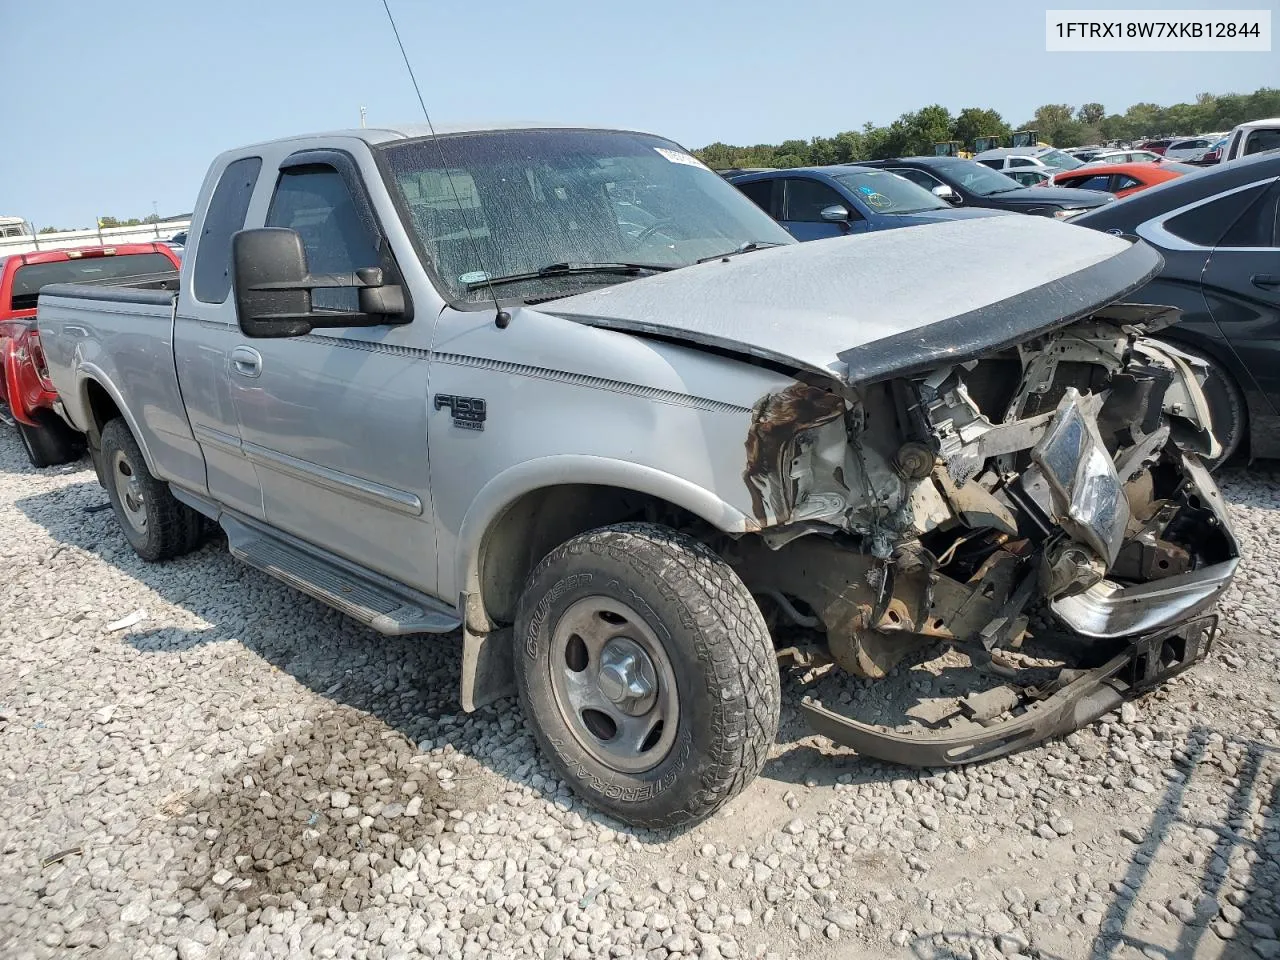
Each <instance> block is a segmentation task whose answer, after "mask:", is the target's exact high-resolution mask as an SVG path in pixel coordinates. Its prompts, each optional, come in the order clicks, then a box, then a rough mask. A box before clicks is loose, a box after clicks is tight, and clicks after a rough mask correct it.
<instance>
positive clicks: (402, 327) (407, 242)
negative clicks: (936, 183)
mask: <svg viewBox="0 0 1280 960" xmlns="http://www.w3.org/2000/svg"><path fill="white" fill-rule="evenodd" d="M1159 266H1160V258H1159V256H1158V255H1157V254H1156V253H1155V252H1154V251H1153V250H1152V249H1151V248H1150V247H1148V246H1146V245H1145V244H1142V243H1136V244H1133V243H1130V242H1129V241H1127V240H1124V239H1122V238H1119V237H1115V236H1110V235H1108V234H1103V233H1098V232H1095V231H1091V230H1083V229H1080V228H1076V227H1071V226H1069V225H1066V224H1062V223H1057V222H1055V221H1053V220H1049V219H1042V218H1037V217H993V218H990V219H981V220H966V221H961V222H956V223H948V224H940V225H934V226H926V227H921V228H919V229H916V230H895V231H890V232H888V233H886V234H878V235H869V236H858V237H845V238H836V239H831V240H821V241H816V242H813V243H806V244H798V243H794V242H792V241H791V239H790V238H789V237H788V236H787V234H786V233H785V232H784V231H782V229H781V228H780V227H778V226H777V225H776V224H775V223H774V222H773V221H772V220H770V219H769V217H768V216H766V215H765V214H764V213H763V212H762V211H761V210H759V208H757V207H756V206H755V205H754V204H753V203H751V201H750V200H748V199H746V198H745V197H743V196H742V195H741V194H740V193H739V192H738V191H737V190H736V189H735V188H734V187H733V186H731V185H730V184H728V183H726V182H725V181H724V180H723V179H722V178H720V177H718V176H716V175H715V174H714V173H712V172H711V171H709V170H708V169H706V168H705V167H703V166H702V165H701V164H700V163H699V162H698V161H697V160H695V159H694V158H693V157H691V156H690V155H689V154H688V153H687V152H686V151H685V150H683V149H682V148H681V147H680V146H679V145H677V144H675V143H673V142H671V141H669V140H665V139H662V138H659V137H656V136H651V135H648V134H644V133H636V132H630V131H621V130H593V129H581V128H571V127H564V128H557V127H548V126H540V127H502V128H487V129H461V130H450V131H441V132H440V134H439V136H434V135H431V134H430V133H429V132H428V130H426V129H423V128H420V127H416V128H415V127H404V128H398V129H386V130H374V129H368V130H357V131H351V132H346V133H334V134H326V135H316V136H308V137H300V138H294V139H286V140H277V141H274V142H270V143H263V144H258V145H256V146H250V147H245V148H242V149H239V150H233V151H231V152H229V153H225V154H223V155H222V156H220V157H218V158H217V160H215V161H214V163H213V166H212V168H211V169H210V171H209V174H208V176H207V178H206V180H205V182H204V185H203V187H202V189H201V192H200V195H199V199H198V203H197V207H196V213H195V220H194V222H193V225H192V230H191V239H190V242H189V244H188V247H187V256H186V257H185V259H184V262H183V266H182V279H181V288H180V291H179V292H178V293H177V294H176V295H175V294H173V293H169V292H163V291H138V290H130V289H128V288H118V289H100V288H90V287H83V286H62V287H50V288H46V290H45V291H44V292H43V293H42V294H41V297H40V305H39V328H40V333H41V336H42V338H43V340H44V349H45V353H46V355H47V358H48V365H49V372H50V376H51V377H52V380H53V383H54V385H55V386H56V387H57V390H58V393H59V395H60V397H61V403H62V405H63V408H64V412H65V415H66V417H67V418H68V420H69V421H70V422H71V423H72V424H74V425H75V426H76V427H77V428H78V429H81V430H83V431H85V433H86V434H87V435H88V437H89V445H90V449H91V452H92V456H93V461H94V464H95V466H96V468H97V471H98V475H99V478H100V480H101V482H102V483H103V485H104V486H105V487H106V490H107V492H108V495H109V497H110V500H111V503H112V505H113V507H114V508H115V512H116V514H117V516H118V518H119V521H120V526H121V528H122V530H123V532H124V535H125V537H127V538H128V540H129V542H130V543H131V544H132V545H133V547H134V549H135V550H136V551H137V552H138V554H139V555H140V556H142V557H143V558H144V559H147V560H163V559H165V558H168V557H173V556H176V555H178V554H180V553H183V552H185V551H188V550H191V549H192V548H194V547H195V546H196V545H197V544H198V543H199V541H200V538H201V533H202V530H203V529H205V527H206V524H205V522H204V521H203V519H202V517H207V518H212V519H213V520H216V521H217V523H218V524H220V525H221V527H222V529H223V530H225V532H226V535H227V538H228V542H229V546H230V549H231V551H232V553H233V554H234V555H235V556H237V557H239V558H240V559H242V560H244V561H246V562H248V563H250V564H252V565H254V566H256V567H258V568H260V569H262V570H264V571H266V572H268V573H270V574H272V575H273V576H276V577H279V578H281V579H282V580H284V581H285V582H287V583H289V584H292V585H293V586H295V587H297V588H299V589H301V590H303V591H306V592H307V593H310V594H312V595H313V596H315V597H318V598H320V599H321V600H324V601H325V602H327V603H329V604H332V605H333V606H334V607H336V608H338V609H340V610H343V611H345V612H346V613H348V614H350V615H351V616H353V617H355V618H357V619H358V620H360V621H362V622H364V623H366V624H368V625H370V626H371V627H373V628H374V629H376V630H379V631H383V632H385V633H389V634H432V633H434V634H450V633H453V632H454V631H458V630H459V629H460V632H461V637H462V645H463V649H462V666H461V692H460V700H461V702H462V705H463V707H464V708H465V709H467V710H471V709H474V708H475V707H476V706H478V705H480V704H482V703H486V702H488V701H490V700H492V699H494V698H495V697H496V696H498V695H501V694H504V693H507V692H509V691H510V689H511V687H512V686H513V685H514V687H515V688H516V691H517V693H518V695H519V699H520V702H521V704H522V706H523V709H524V711H525V713H526V716H527V717H528V720H529V723H530V726H531V728H532V730H533V731H534V733H535V735H536V737H537V739H538V741H539V743H540V745H541V747H542V749H543V750H544V751H545V753H546V754H547V756H549V757H550V759H551V760H552V762H553V763H554V765H555V766H556V767H557V769H558V770H559V771H560V773H561V774H562V775H563V776H564V778H565V779H566V780H567V781H568V782H569V783H570V784H572V785H573V787H574V788H575V789H576V790H578V791H580V792H581V793H582V794H583V795H584V796H585V797H587V798H588V799H589V800H590V801H591V802H593V803H594V804H596V805H598V806H599V807H600V808H602V809H604V810H606V811H608V812H610V813H612V814H613V815H615V816H617V817H619V818H621V819H622V820H624V821H627V822H629V823H633V824H643V825H648V826H670V825H674V824H681V823H688V822H692V821H696V820H698V819H700V818H702V817H706V816H708V815H710V814H711V813H712V812H713V811H715V810H716V809H718V808H719V807H720V806H721V805H722V804H724V803H725V802H726V801H727V800H728V799H729V798H730V797H732V796H733V795H734V794H735V793H737V792H738V791H739V790H741V789H742V788H743V786H744V785H745V784H746V783H748V782H749V781H750V780H751V779H752V778H753V777H754V776H755V775H756V773H757V772H758V771H759V770H760V768H761V766H762V764H763V763H764V761H765V759H766V757H767V755H768V752H769V749H770V746H771V744H772V743H773V740H774V737H775V734H776V728H777V724H778V716H779V697H780V695H779V689H780V676H779V668H778V660H779V658H780V657H781V656H782V655H783V654H784V653H785V652H787V651H790V654H791V655H796V652H797V651H801V652H804V651H816V653H814V654H813V656H815V657H817V656H821V657H823V658H825V660H826V663H827V666H826V667H825V669H828V670H830V669H831V668H832V666H831V665H838V666H839V667H840V668H843V669H845V670H848V671H851V672H853V673H855V674H857V675H860V676H862V677H868V678H879V677H883V676H884V675H885V674H886V673H887V672H888V671H889V670H890V669H892V668H893V667H894V665H895V664H896V663H898V662H899V661H901V660H902V658H904V657H905V656H907V655H908V654H913V655H914V654H917V653H919V652H920V651H922V650H923V649H924V648H926V647H928V646H929V645H931V644H935V643H938V644H951V645H954V646H956V647H958V648H960V649H961V650H963V651H964V652H966V653H968V655H969V657H970V658H971V659H972V661H973V662H974V663H975V664H976V665H978V666H979V667H981V668H982V670H983V671H985V672H984V673H983V674H982V675H983V676H989V677H994V678H997V679H998V681H999V682H1000V684H1001V685H999V686H996V687H994V688H993V689H990V690H986V689H983V690H979V689H976V688H975V689H974V690H973V691H972V693H973V696H969V697H966V698H964V699H963V700H960V701H959V702H958V703H957V704H956V708H957V712H956V714H955V716H953V717H952V718H951V721H950V722H949V724H946V725H942V726H941V727H939V728H937V729H929V730H924V731H920V732H915V733H903V732H899V731H896V730H889V729H885V728H882V727H878V726H872V725H868V724H865V723H862V722H860V721H859V720H857V719H855V718H854V717H851V716H846V715H844V714H842V713H840V712H838V711H836V710H834V709H832V707H831V705H829V704H823V703H822V702H820V701H817V700H806V701H805V703H804V704H803V710H804V711H805V713H806V715H807V716H808V718H809V720H810V721H811V722H812V724H813V725H814V726H815V728H816V729H817V730H818V731H820V732H822V733H824V734H826V735H828V736H830V737H831V738H832V739H834V740H835V741H837V742H839V743H842V744H846V745H850V746H853V747H854V748H856V749H857V750H858V751H860V752H861V753H863V754H867V755H871V756H878V757H884V758H887V759H890V760H900V761H903V762H907V763H916V764H930V765H933V764H956V763H963V762H967V761H971V760H975V759H980V758H983V757H989V756H994V755H996V754H999V753H1004V752H1008V751H1010V750H1013V749H1017V748H1020V747H1023V746H1025V745H1027V744H1028V743H1032V742H1035V741H1036V740H1038V739H1040V738H1043V737H1045V736H1048V735H1051V734H1055V733H1061V732H1063V731H1067V730H1071V729H1074V728H1075V727H1077V726H1078V725H1080V724H1081V723H1085V722H1087V721H1089V720H1091V719H1093V718H1095V717H1097V716H1100V715H1101V714H1102V713H1104V712H1106V711H1108V710H1111V709H1114V708H1115V707H1117V706H1118V705H1119V704H1120V702H1121V701H1122V700H1123V699H1124V698H1125V697H1129V696H1134V695H1136V694H1138V693H1140V692H1141V691H1143V690H1145V689H1148V688H1150V687H1151V686H1153V685H1155V684H1156V683H1158V682H1160V681H1161V680H1162V679H1164V678H1165V677H1167V676H1169V675H1170V674H1172V673H1174V672H1176V671H1178V670H1181V669H1183V668H1185V667H1186V666H1188V665H1190V664H1192V663H1194V662H1195V661H1197V660H1198V659H1200V658H1201V657H1203V656H1204V654H1205V652H1206V650H1207V648H1208V646H1209V644H1210V642H1211V641H1212V637H1213V633H1214V625H1215V623H1216V621H1215V619H1214V615H1213V613H1212V610H1213V607H1214V604H1215V601H1216V599H1217V598H1218V597H1219V596H1220V595H1221V594H1222V592H1223V591H1224V590H1225V589H1226V587H1227V585H1228V584H1229V582H1230V580H1231V578H1232V576H1233V574H1234V571H1235V568H1236V564H1237V555H1238V550H1237V545H1236V541H1235V539H1234V537H1233V535H1232V532H1231V526H1230V523H1229V522H1228V518H1227V512H1226V509H1225V506H1224V504H1223V501H1222V498H1221V496H1220V494H1219V492H1218V490H1217V489H1216V488H1215V486H1214V483H1213V481H1212V479H1211V478H1210V477H1209V475H1208V474H1207V473H1206V471H1205V469H1204V468H1203V467H1202V466H1201V459H1200V458H1201V457H1205V456H1212V455H1214V454H1215V453H1216V451H1217V444H1216V441H1215V440H1214V438H1213V436H1212V435H1211V433H1210V431H1209V430H1208V429H1207V427H1206V424H1207V423H1208V422H1209V421H1208V414H1207V412H1206V408H1205V400H1204V395H1203V393H1202V392H1201V389H1200V385H1199V379H1198V378H1199V376H1200V375H1201V371H1200V369H1199V367H1198V366H1197V361H1195V360H1194V359H1191V358H1189V357H1186V356H1184V355H1182V354H1180V353H1178V352H1177V351H1176V350H1175V349H1173V348H1170V347H1169V346H1167V345H1163V344H1158V343H1156V342H1154V341H1152V340H1150V339H1148V338H1147V336H1146V332H1147V331H1150V330H1153V329H1156V328H1158V327H1159V326H1161V325H1162V324H1165V323H1168V322H1170V321H1171V320H1172V319H1173V313H1174V312H1173V311H1171V310H1168V309H1165V308H1159V307H1150V306H1130V305H1126V304H1125V303H1124V297H1125V295H1126V293H1128V292H1129V291H1131V290H1134V289H1136V288H1137V287H1139V286H1140V285H1141V284H1143V283H1144V282H1145V281H1147V280H1148V279H1149V278H1150V277H1151V276H1152V275H1153V274H1154V273H1155V272H1156V270H1157V269H1158V268H1159ZM1036 609H1044V610H1046V611H1047V614H1048V615H1049V616H1050V617H1052V618H1055V619H1056V621H1057V622H1058V623H1059V624H1061V626H1062V627H1063V628H1065V631H1066V634H1067V636H1068V637H1069V642H1068V643H1067V645H1066V646H1067V650H1066V653H1065V654H1064V656H1063V658H1062V660H1061V663H1060V666H1059V667H1058V668H1056V669H1055V670H1053V671H1050V674H1049V675H1046V672H1045V670H1043V669H1041V670H1036V671H1031V672H1028V671H1027V670H1026V669H1025V663H1024V660H1023V659H1019V658H1021V657H1022V654H1021V653H1019V652H1018V651H1017V650H1016V649H1014V648H1017V647H1018V645H1019V644H1021V643H1022V642H1023V640H1024V638H1025V636H1026V634H1027V624H1028V618H1029V616H1030V615H1031V613H1033V612H1034V611H1035V610H1036ZM775 636H776V637H778V638H779V639H778V640H777V641H775ZM797 637H800V638H808V640H809V643H808V644H807V646H806V645H805V644H800V643H796V642H794V641H795V640H796V638H797ZM806 655H808V654H806ZM1024 659H1025V658H1024ZM811 662H816V660H814V661H811Z"/></svg>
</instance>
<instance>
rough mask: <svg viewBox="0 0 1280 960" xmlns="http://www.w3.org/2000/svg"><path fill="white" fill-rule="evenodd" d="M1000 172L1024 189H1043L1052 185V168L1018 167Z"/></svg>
mask: <svg viewBox="0 0 1280 960" xmlns="http://www.w3.org/2000/svg"><path fill="white" fill-rule="evenodd" d="M1000 172H1001V173H1003V174H1004V175H1005V176H1006V177H1008V178H1009V179H1010V180H1016V181H1018V183H1020V184H1022V185H1023V186H1024V187H1043V186H1048V185H1049V184H1051V183H1053V167H1018V168H1017V169H1016V170H1001V171H1000Z"/></svg>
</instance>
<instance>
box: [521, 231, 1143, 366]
mask: <svg viewBox="0 0 1280 960" xmlns="http://www.w3.org/2000/svg"><path fill="white" fill-rule="evenodd" d="M1160 267H1161V259H1160V256H1159V254H1157V253H1156V252H1155V251H1154V250H1152V249H1151V248H1150V247H1147V246H1146V245H1145V244H1141V243H1139V244H1132V243H1130V242H1129V241H1127V240H1122V239H1120V238H1119V237H1115V236H1112V235H1110V234H1106V233H1101V232H1099V231H1094V230H1087V229H1085V228H1082V227H1073V226H1070V225H1068V224H1064V223H1058V222H1056V221H1054V220H1050V219H1047V218H1044V217H1029V216H1007V217H990V218H984V219H976V220H960V221H954V222H950V223H939V224H933V225H929V226H921V227H911V228H909V229H904V230H887V231H881V232H877V233H868V234H861V235H858V236H853V237H837V238H834V239H830V240H818V241H814V242H811V243H797V244H789V245H787V246H782V247H774V248H769V249H764V250H757V251H754V252H750V253H744V254H740V255H737V256H733V257H730V258H728V259H727V260H713V261H711V262H709V263H704V264H699V265H697V266H692V267H686V268H684V269H681V270H673V271H671V272H670V273H664V274H659V275H657V276H653V277H647V278H644V279H641V280H633V281H630V282H627V283H619V284H615V285H613V286H609V287H604V288H601V289H599V290H593V291H591V292H589V293H584V294H578V295H577V296H572V297H566V298H564V299H561V300H556V301H554V302H551V303H547V304H544V305H543V306H541V307H540V308H539V309H541V310H543V311H545V312H547V313H551V314H555V315H556V316H560V317H564V318H566V319H571V320H576V321H579V322H582V323H588V324H592V325H595V326H601V327H608V328H611V329H615V330H623V331H629V332H633V333H640V334H649V335H654V336H661V337H668V338H672V339H677V340H684V341H688V342H691V343H697V344H701V345H705V346H711V347H717V348H722V349H726V350H731V351H734V352H737V353H747V354H750V355H753V356H758V357H762V358H765V359H768V360H773V361H777V362H780V363H784V364H788V365H792V366H795V367H798V368H802V369H808V370H812V371H815V372H820V373H825V374H831V375H834V376H836V377H838V378H840V379H843V380H846V381H848V382H850V383H865V382H868V381H871V380H876V379H881V378H884V377H886V376H894V375H901V374H905V373H909V372H913V371H915V370H918V369H923V368H925V367H929V366H936V365H937V364H938V363H939V362H941V361H946V360H961V359H965V358H967V357H968V356H972V355H974V354H977V353H981V352H985V351H988V350H992V349H997V348H999V347H1003V346H1007V345H1009V344H1012V343H1016V342H1018V341H1021V340H1025V339H1027V338H1028V337H1031V336H1035V335H1036V334H1039V333H1042V332H1045V331H1047V330H1050V329H1053V328H1055V327H1058V326H1061V325H1062V324H1064V323H1069V322H1071V321H1072V320H1075V319H1078V318H1079V317H1082V316H1085V315H1087V314H1089V313H1091V312H1093V311H1094V310H1096V309H1098V308H1099V307H1101V306H1104V305H1105V304H1108V303H1111V302H1112V301H1115V300H1118V299H1120V298H1121V297H1123V296H1124V295H1125V294H1126V293H1128V292H1129V291H1131V290H1133V289H1135V288H1136V287H1138V286H1140V285H1141V284H1143V283H1145V282H1146V281H1147V280H1148V279H1149V278H1150V277H1151V276H1153V275H1154V274H1155V273H1156V272H1157V271H1158V270H1159V269H1160Z"/></svg>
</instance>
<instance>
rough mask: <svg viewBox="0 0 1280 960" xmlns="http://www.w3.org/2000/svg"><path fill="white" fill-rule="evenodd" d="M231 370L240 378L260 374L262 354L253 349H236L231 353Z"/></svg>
mask: <svg viewBox="0 0 1280 960" xmlns="http://www.w3.org/2000/svg"><path fill="white" fill-rule="evenodd" d="M231 369H233V370H235V372H236V373H238V374H240V376H242V377H257V376H261V374H262V354H260V353H259V352H258V351H257V350H255V349H253V347H236V348H235V349H234V350H232V351H231Z"/></svg>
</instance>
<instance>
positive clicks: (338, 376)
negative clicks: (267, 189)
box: [228, 150, 436, 593]
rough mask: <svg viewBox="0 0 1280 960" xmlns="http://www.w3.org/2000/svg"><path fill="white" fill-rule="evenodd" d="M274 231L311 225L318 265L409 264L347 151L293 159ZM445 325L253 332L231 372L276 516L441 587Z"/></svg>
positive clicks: (285, 525) (248, 444)
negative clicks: (435, 379) (434, 470)
mask: <svg viewBox="0 0 1280 960" xmlns="http://www.w3.org/2000/svg"><path fill="white" fill-rule="evenodd" d="M265 225H266V226H268V227H288V228H290V229H292V230H296V231H297V232H298V233H299V235H300V236H301V237H302V242H303V247H304V249H305V251H306V254H307V262H308V267H309V269H310V270H311V272H312V273H316V274H351V273H354V271H356V270H357V269H359V268H362V267H370V266H383V267H384V269H391V270H393V271H396V268H395V262H394V258H392V257H391V254H390V252H389V247H388V246H387V244H386V242H385V240H384V238H383V236H382V233H381V228H380V226H379V224H378V221H377V218H376V216H375V214H374V213H373V210H372V205H371V203H370V202H369V198H368V196H367V194H366V193H365V190H364V184H363V181H362V180H361V179H360V173H359V170H358V168H357V167H356V165H355V163H354V161H353V160H352V159H351V157H350V156H349V155H347V154H344V153H340V152H339V151H333V150H313V151H307V152H304V153H303V154H295V155H294V156H293V157H291V158H289V159H287V160H286V161H285V162H284V163H283V164H281V170H280V175H279V178H278V180H277V182H276V186H275V190H274V193H273V195H272V198H271V203H270V207H269V209H268V211H267V214H266V224H265ZM396 272H398V271H396ZM312 309H314V310H317V311H322V310H326V309H329V310H355V309H357V296H356V290H355V288H351V287H344V288H336V289H323V290H317V291H315V293H314V295H313V298H312ZM433 319H434V318H433V317H430V316H427V317H422V318H419V319H418V320H417V321H416V322H410V323H407V324H386V325H380V326H373V327H339V328H325V329H322V330H317V331H315V332H313V333H311V334H308V335H306V336H301V337H288V338H282V339H260V338H254V339H250V338H248V337H245V336H243V334H240V337H239V339H238V340H237V343H236V345H235V347H234V349H233V350H232V351H231V357H230V365H229V370H228V373H229V376H230V380H231V393H232V397H233V399H234V402H235V408H236V414H237V416H238V418H239V422H240V434H241V437H242V442H243V446H244V451H245V456H246V457H247V458H248V459H250V460H251V461H252V462H253V464H254V466H255V468H256V469H257V473H258V477H259V480H260V482H261V486H262V500H263V506H264V509H265V512H266V519H267V521H268V522H269V523H270V524H271V525H272V526H274V527H277V528H279V529H280V530H283V531H285V532H286V533H290V534H293V535H294V536H296V537H298V538H300V539H302V540H305V541H308V542H310V543H313V544H315V545H317V546H319V547H321V548H323V549H325V550H328V551H330V552H332V553H335V554H338V555H339V556H341V557H344V558H346V559H347V560H350V561H353V562H355V563H357V564H359V565H360V566H362V567H365V568H368V569H370V570H374V571H376V572H378V573H381V574H383V575H385V576H388V577H391V578H392V579H394V580H396V581H398V582H400V583H402V584H406V585H408V586H411V587H414V588H416V589H418V590H422V591H424V592H427V593H433V592H434V590H435V588H436V580H435V575H436V564H435V532H434V527H433V520H432V516H433V513H432V507H431V493H430V486H429V470H428V463H427V367H428V362H427V358H428V356H429V351H430V346H431V344H430V338H431V324H432V321H433ZM236 332H237V333H239V330H238V329H237V331H236Z"/></svg>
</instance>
